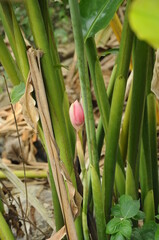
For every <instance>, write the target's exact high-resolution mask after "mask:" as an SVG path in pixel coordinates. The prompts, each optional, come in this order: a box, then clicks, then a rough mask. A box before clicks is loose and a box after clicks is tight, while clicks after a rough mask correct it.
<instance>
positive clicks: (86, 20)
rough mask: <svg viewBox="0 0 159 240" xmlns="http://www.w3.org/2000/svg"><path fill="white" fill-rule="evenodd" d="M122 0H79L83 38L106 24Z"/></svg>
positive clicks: (92, 34) (91, 34) (93, 33)
mask: <svg viewBox="0 0 159 240" xmlns="http://www.w3.org/2000/svg"><path fill="white" fill-rule="evenodd" d="M122 2H123V0H93V1H92V0H81V1H80V4H79V6H80V15H81V23H82V30H83V36H84V38H85V40H86V39H87V38H88V37H91V36H94V35H95V34H96V33H97V32H98V31H99V30H101V29H102V28H104V27H106V26H108V24H109V22H110V21H111V19H112V18H113V16H114V14H115V12H116V11H117V9H118V8H119V6H120V4H121V3H122Z"/></svg>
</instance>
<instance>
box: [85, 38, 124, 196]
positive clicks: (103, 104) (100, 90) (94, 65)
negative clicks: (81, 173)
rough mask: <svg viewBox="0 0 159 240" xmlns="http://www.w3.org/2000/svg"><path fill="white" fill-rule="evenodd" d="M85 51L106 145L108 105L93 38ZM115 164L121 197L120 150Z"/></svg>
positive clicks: (122, 168) (121, 172) (122, 169)
mask: <svg viewBox="0 0 159 240" xmlns="http://www.w3.org/2000/svg"><path fill="white" fill-rule="evenodd" d="M86 50H87V58H88V64H89V68H90V73H91V77H92V81H93V86H94V91H95V95H96V99H97V103H98V107H99V111H100V114H101V119H102V125H103V128H104V132H105V141H106V143H107V132H108V122H109V114H110V104H109V100H108V96H107V93H106V89H105V84H104V79H103V75H102V71H101V66H100V62H99V59H98V56H97V50H96V45H95V41H94V39H93V38H89V39H87V41H86ZM117 163H118V166H117V168H116V174H115V176H116V177H117V178H118V180H119V179H120V181H116V184H117V188H118V191H119V193H120V194H121V195H122V194H124V192H125V180H124V179H125V172H124V166H123V161H122V159H121V155H120V150H118V152H117ZM121 175H123V176H121ZM119 176H120V177H119ZM123 180H124V181H123Z"/></svg>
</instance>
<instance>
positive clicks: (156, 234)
mask: <svg viewBox="0 0 159 240" xmlns="http://www.w3.org/2000/svg"><path fill="white" fill-rule="evenodd" d="M158 239H159V225H158V227H157V230H156V232H155V240H158Z"/></svg>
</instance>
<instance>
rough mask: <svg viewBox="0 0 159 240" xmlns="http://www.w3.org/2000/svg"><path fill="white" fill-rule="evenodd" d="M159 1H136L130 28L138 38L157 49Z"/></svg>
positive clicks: (158, 45)
mask: <svg viewBox="0 0 159 240" xmlns="http://www.w3.org/2000/svg"><path fill="white" fill-rule="evenodd" d="M158 10H159V1H157V0H151V1H150V0H135V1H133V3H132V5H131V8H130V12H129V21H130V26H131V27H132V29H133V31H134V32H135V33H136V35H137V36H138V38H140V39H141V40H145V41H147V42H148V43H149V44H150V45H152V46H153V47H155V48H158V47H159V30H158V29H159V28H158V26H159V13H158Z"/></svg>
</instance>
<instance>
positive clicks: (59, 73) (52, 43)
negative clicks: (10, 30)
mask: <svg viewBox="0 0 159 240" xmlns="http://www.w3.org/2000/svg"><path fill="white" fill-rule="evenodd" d="M39 5H40V9H41V13H42V16H43V20H44V24H45V29H46V33H47V38H48V43H49V47H50V53H51V57H52V62H53V65H54V67H55V68H54V72H55V74H56V75H57V78H58V80H59V81H60V84H61V88H62V91H63V92H64V101H63V112H64V117H65V120H66V123H67V124H66V130H67V135H68V137H69V141H70V144H71V146H72V149H71V150H73V153H72V154H74V148H73V146H74V145H75V134H74V131H73V129H72V125H71V123H70V118H69V114H68V108H69V102H68V97H67V93H66V91H65V85H64V79H63V75H62V71H61V65H60V58H59V55H58V51H57V47H56V42H55V37H54V32H53V26H52V23H51V18H50V14H49V6H48V0H46V1H43V0H39Z"/></svg>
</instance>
